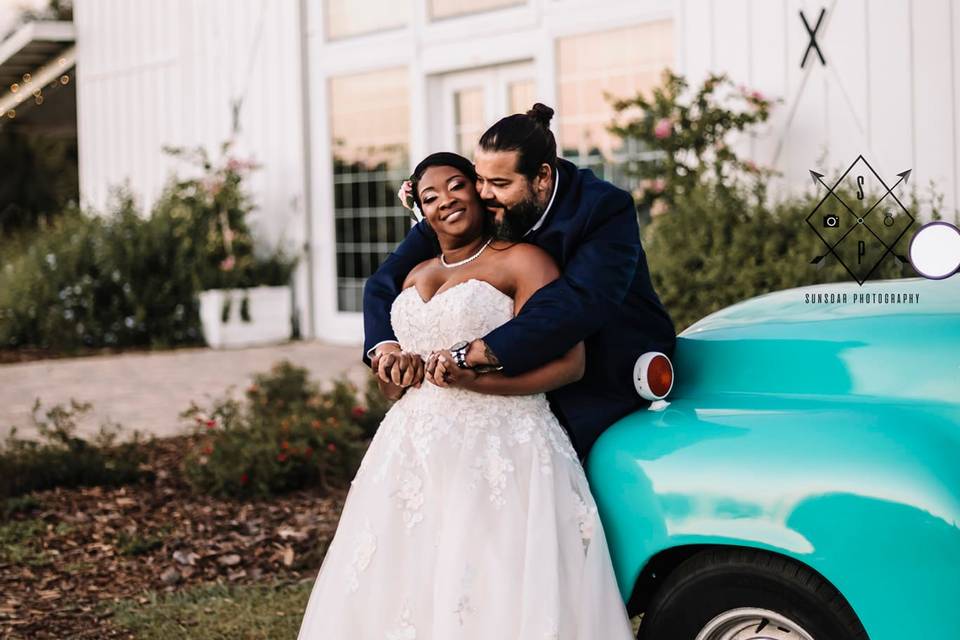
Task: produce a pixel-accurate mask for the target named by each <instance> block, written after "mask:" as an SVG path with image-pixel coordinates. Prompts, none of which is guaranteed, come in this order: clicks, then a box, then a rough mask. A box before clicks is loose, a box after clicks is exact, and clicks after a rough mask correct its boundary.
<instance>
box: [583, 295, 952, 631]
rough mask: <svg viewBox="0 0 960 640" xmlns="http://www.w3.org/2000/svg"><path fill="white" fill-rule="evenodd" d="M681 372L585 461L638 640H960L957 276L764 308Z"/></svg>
mask: <svg viewBox="0 0 960 640" xmlns="http://www.w3.org/2000/svg"><path fill="white" fill-rule="evenodd" d="M831 293H833V294H845V295H846V296H847V301H846V302H839V303H838V302H833V303H831V302H829V298H827V301H826V302H823V301H819V302H818V300H821V299H818V298H817V297H816V295H817V294H821V295H823V294H827V295H829V294H831ZM911 293H912V294H915V295H918V296H919V298H918V301H915V302H913V303H910V302H909V301H903V300H901V302H899V303H898V302H896V300H897V299H896V298H888V299H887V301H886V302H883V301H881V302H873V303H863V302H860V303H858V302H854V298H853V296H854V295H860V294H880V295H881V296H883V295H885V294H886V295H888V296H890V295H896V294H901V295H902V294H911ZM674 364H675V369H676V384H675V386H674V388H673V391H672V393H671V394H670V395H669V396H668V397H667V404H666V406H665V407H664V406H659V407H658V406H657V405H654V406H653V407H651V409H649V410H644V411H639V412H636V413H634V414H632V415H629V416H627V417H625V418H624V419H622V420H620V421H619V422H618V423H616V424H615V425H614V426H612V427H611V428H610V429H608V430H607V431H606V432H605V433H604V434H603V436H602V437H601V438H600V439H599V440H598V441H597V443H596V445H595V446H594V448H593V450H592V452H591V454H590V457H589V459H588V461H587V469H588V473H589V477H590V480H591V484H592V487H593V490H594V493H595V496H596V499H597V503H598V506H599V509H600V514H601V517H602V521H603V525H604V530H605V532H606V536H607V539H608V542H609V545H610V551H611V554H612V557H613V560H614V565H615V568H616V571H617V577H618V581H619V585H620V590H621V593H622V595H623V597H624V600H625V601H627V602H628V609H629V610H630V612H631V615H636V614H638V613H643V614H644V618H643V622H642V624H641V625H640V632H639V636H638V637H639V638H644V639H646V638H655V639H657V640H660V639H663V640H743V639H746V638H755V639H759V638H765V639H777V640H781V639H782V640H787V639H788V640H825V639H828V640H848V639H853V638H866V637H869V638H870V639H871V640H906V639H913V638H928V637H932V638H938V639H941V638H942V639H944V640H946V639H960V276H956V277H952V278H949V279H947V280H940V281H933V280H925V279H905V280H890V281H882V282H868V283H866V284H864V285H863V286H862V287H859V286H857V285H856V284H853V283H850V284H832V285H823V286H813V287H805V288H801V289H792V290H789V291H780V292H777V293H772V294H768V295H764V296H760V297H757V298H754V299H751V300H747V301H746V302H742V303H740V304H736V305H734V306H732V307H729V308H727V309H723V310H721V311H719V312H717V313H714V314H712V315H710V316H708V317H706V318H704V319H702V320H700V321H699V322H697V323H696V324H694V325H693V326H691V327H690V328H688V329H687V330H686V331H684V332H683V333H682V334H681V335H680V336H679V338H678V341H677V351H676V354H675V357H674ZM661 404H663V403H661Z"/></svg>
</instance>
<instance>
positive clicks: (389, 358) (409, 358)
mask: <svg viewBox="0 0 960 640" xmlns="http://www.w3.org/2000/svg"><path fill="white" fill-rule="evenodd" d="M372 365H373V366H374V367H375V368H376V371H377V377H378V378H379V379H380V380H382V381H383V382H385V383H387V384H392V385H396V386H398V387H401V388H406V387H410V386H414V387H419V386H420V384H421V383H422V382H423V367H424V363H423V358H421V357H420V356H419V355H417V354H416V353H411V352H409V351H388V352H387V353H384V354H383V355H378V356H375V357H374V360H373V361H372Z"/></svg>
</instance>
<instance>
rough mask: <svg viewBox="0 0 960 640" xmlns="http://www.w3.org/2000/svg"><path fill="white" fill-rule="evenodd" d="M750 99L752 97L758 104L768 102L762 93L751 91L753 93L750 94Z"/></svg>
mask: <svg viewBox="0 0 960 640" xmlns="http://www.w3.org/2000/svg"><path fill="white" fill-rule="evenodd" d="M750 97H751V98H752V99H753V100H756V101H757V102H763V101H764V100H766V98H765V97H764V95H763V94H762V93H760V92H759V91H751V92H750Z"/></svg>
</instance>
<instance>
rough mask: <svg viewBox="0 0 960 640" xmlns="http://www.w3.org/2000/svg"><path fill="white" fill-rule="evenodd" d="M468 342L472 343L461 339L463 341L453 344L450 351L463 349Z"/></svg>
mask: <svg viewBox="0 0 960 640" xmlns="http://www.w3.org/2000/svg"><path fill="white" fill-rule="evenodd" d="M468 344H470V343H469V342H467V341H466V340H461V341H460V342H458V343H457V344H455V345H453V346H452V347H450V351H458V350H459V349H463V348H464V347H465V346H467V345H468Z"/></svg>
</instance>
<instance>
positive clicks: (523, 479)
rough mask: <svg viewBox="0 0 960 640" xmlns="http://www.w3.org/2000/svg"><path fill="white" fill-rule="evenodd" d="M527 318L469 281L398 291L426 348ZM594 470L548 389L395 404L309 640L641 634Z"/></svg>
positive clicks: (342, 531) (305, 633) (450, 394)
mask: <svg viewBox="0 0 960 640" xmlns="http://www.w3.org/2000/svg"><path fill="white" fill-rule="evenodd" d="M511 317H513V300H512V299H511V298H510V297H509V296H507V295H506V294H504V293H502V292H501V291H499V290H498V289H496V288H495V287H494V286H493V285H491V284H489V283H487V282H485V281H482V280H467V281H465V282H462V283H460V284H457V285H455V286H453V287H451V288H449V289H447V290H445V291H442V292H441V293H439V294H437V295H436V296H434V297H433V298H432V299H431V300H429V301H427V302H424V301H423V300H422V299H421V298H420V295H419V294H418V292H417V290H416V289H415V288H408V289H406V290H404V291H403V292H401V294H400V295H399V296H398V297H397V299H396V300H395V301H394V304H393V307H392V309H391V320H392V323H393V327H394V330H395V332H396V335H397V337H398V339H399V341H400V344H401V345H402V347H403V348H404V349H406V350H408V351H413V352H416V353H418V354H420V355H421V356H423V357H424V358H426V356H427V355H428V354H429V353H430V352H431V351H432V350H437V349H443V348H447V347H449V346H450V345H451V344H454V343H455V342H457V341H459V340H470V339H474V338H478V337H482V336H483V335H485V334H486V333H488V332H489V331H490V330H491V329H493V328H495V327H497V326H499V325H501V324H503V323H504V322H507V321H508V320H509V319H510V318H511ZM632 638H633V634H632V632H631V628H630V622H629V619H628V618H627V612H626V608H625V607H624V604H623V601H622V599H621V597H620V593H619V591H618V589H617V585H616V581H615V578H614V574H613V568H612V563H611V561H610V556H609V551H608V549H607V543H606V540H605V538H604V534H603V527H602V526H601V524H600V521H599V519H598V518H597V509H596V505H595V503H594V500H593V497H592V495H591V494H590V489H589V486H588V484H587V479H586V476H585V474H584V471H583V468H582V467H581V465H580V462H579V460H578V458H577V455H576V453H575V451H574V449H573V446H572V445H571V444H570V440H569V438H568V437H567V434H566V432H565V431H564V430H563V427H561V426H560V424H559V423H558V422H557V419H556V417H555V416H554V415H553V413H551V411H550V408H549V406H548V404H547V400H546V397H545V396H544V395H543V394H536V395H527V396H494V395H483V394H479V393H474V392H471V391H465V390H462V389H450V388H447V389H444V388H440V387H437V386H435V385H433V384H431V383H429V382H426V381H425V382H424V383H423V384H422V386H421V387H420V388H410V389H408V390H407V392H406V394H405V395H404V396H403V397H402V398H401V399H400V400H399V401H397V402H396V403H395V404H394V405H393V406H392V407H391V408H390V411H389V412H388V413H387V415H386V417H385V418H384V420H383V422H382V423H381V424H380V427H379V429H378V431H377V433H376V435H375V437H374V438H373V440H372V441H371V443H370V447H369V449H368V450H367V453H366V455H365V456H364V458H363V461H362V463H361V464H360V468H359V470H358V471H357V475H356V477H355V478H354V480H353V482H352V485H351V487H350V491H349V493H348V494H347V498H346V502H345V503H344V507H343V512H342V513H341V516H340V524H339V526H338V528H337V532H336V535H335V536H334V538H333V540H332V542H331V544H330V547H329V548H328V550H327V553H326V556H325V557H324V560H323V563H322V564H321V567H320V572H319V575H318V576H317V581H316V583H315V584H314V587H313V591H312V593H311V595H310V602H309V604H308V605H307V609H306V613H305V614H304V618H303V623H302V626H301V628H300V635H299V639H300V640H550V639H553V640H630V639H632Z"/></svg>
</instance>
